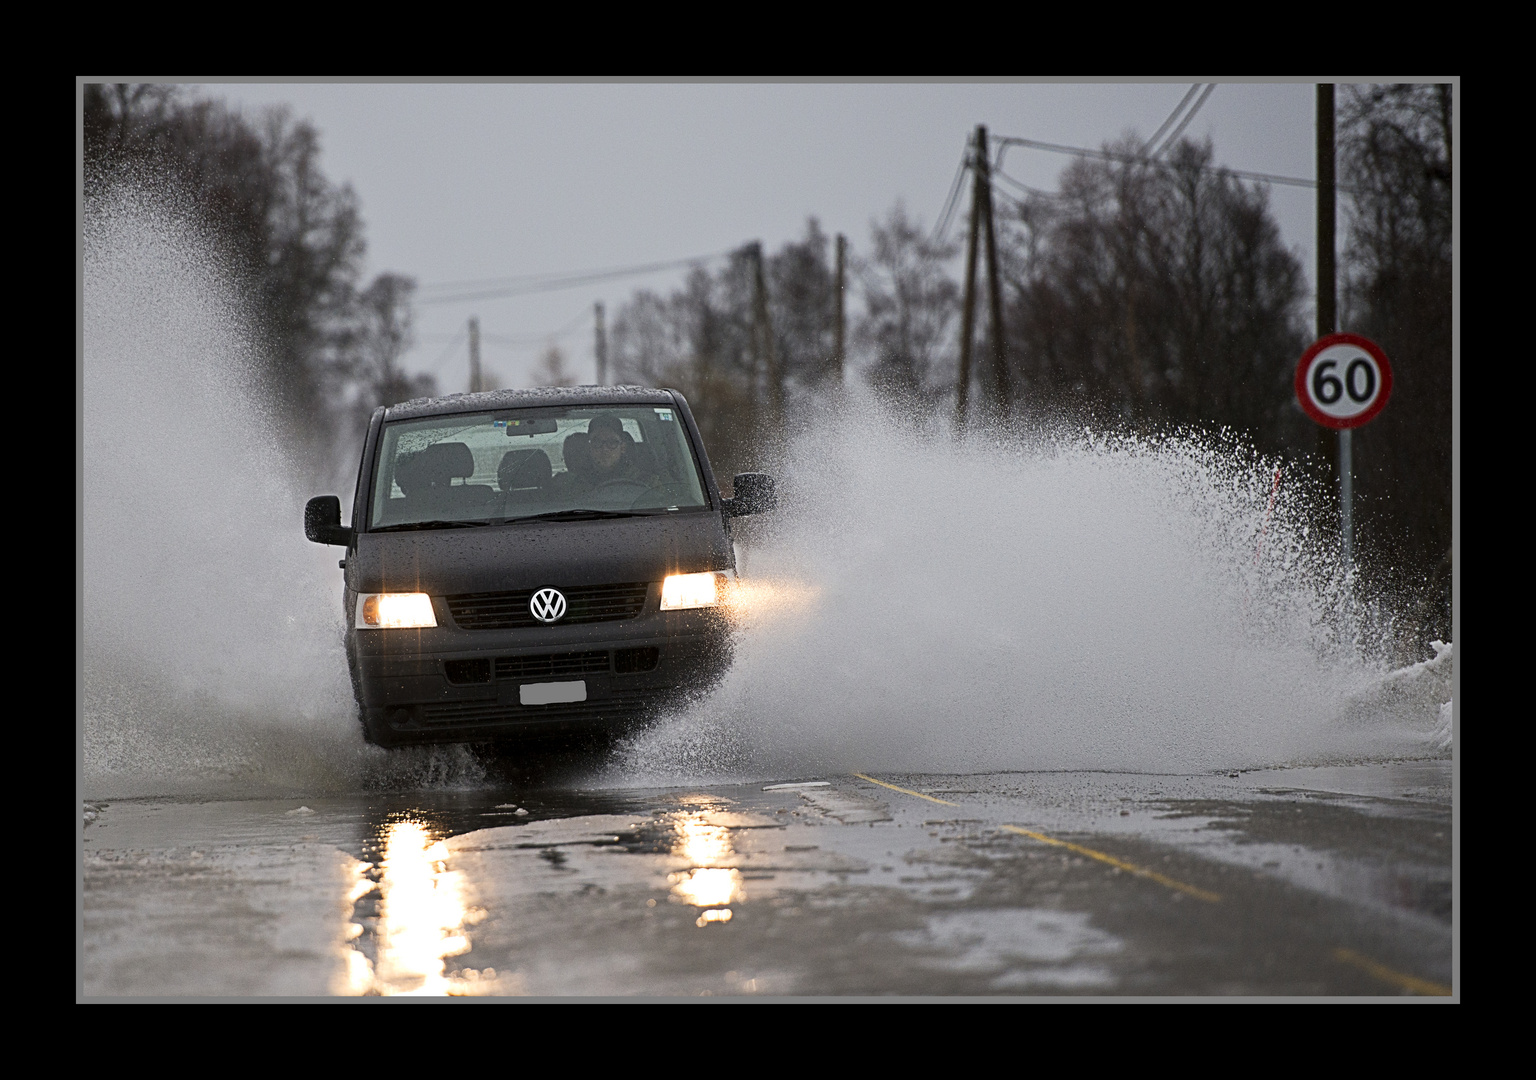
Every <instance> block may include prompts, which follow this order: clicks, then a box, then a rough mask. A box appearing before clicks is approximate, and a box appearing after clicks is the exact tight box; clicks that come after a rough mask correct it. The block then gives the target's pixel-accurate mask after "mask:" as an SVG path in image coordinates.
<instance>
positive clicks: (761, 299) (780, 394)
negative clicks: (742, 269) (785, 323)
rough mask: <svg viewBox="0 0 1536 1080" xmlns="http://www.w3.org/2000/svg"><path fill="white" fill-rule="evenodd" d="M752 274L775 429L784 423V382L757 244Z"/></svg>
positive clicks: (762, 361)
mask: <svg viewBox="0 0 1536 1080" xmlns="http://www.w3.org/2000/svg"><path fill="white" fill-rule="evenodd" d="M751 255H752V273H753V285H754V288H753V304H752V321H753V322H754V323H756V326H755V327H754V329H755V331H756V333H755V334H754V336H755V337H756V338H757V343H756V347H757V358H758V362H757V364H755V365H754V366H757V367H761V368H762V369H763V373H764V374H765V375H766V376H767V377H768V411H769V415H768V422H769V423H770V424H773V425H775V426H778V425H779V424H782V423H783V420H784V379H783V375H782V373H781V372H780V371H779V356H778V350H776V349H775V348H774V347H773V325H772V323H771V322H769V319H768V284H767V281H766V280H765V279H764V277H763V245H762V244H761V243H758V242H754V243H753V244H752V247H751Z"/></svg>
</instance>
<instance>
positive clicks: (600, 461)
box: [587, 431, 624, 472]
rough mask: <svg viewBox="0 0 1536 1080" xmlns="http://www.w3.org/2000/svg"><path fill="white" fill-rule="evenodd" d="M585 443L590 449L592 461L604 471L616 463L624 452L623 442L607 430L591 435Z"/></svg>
mask: <svg viewBox="0 0 1536 1080" xmlns="http://www.w3.org/2000/svg"><path fill="white" fill-rule="evenodd" d="M587 445H588V446H589V447H590V448H591V450H592V463H593V464H594V465H596V466H597V467H598V468H599V469H602V470H603V471H604V472H607V471H608V470H610V469H612V468H613V467H614V466H615V465H617V464H618V463H619V458H620V457H621V456H622V455H623V453H624V444H623V443H622V442H620V441H619V437H618V436H617V435H614V434H612V433H611V432H607V431H604V432H599V433H598V434H596V435H594V436H592V440H591V442H589V443H588V444H587Z"/></svg>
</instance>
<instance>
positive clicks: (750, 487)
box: [722, 472, 779, 517]
mask: <svg viewBox="0 0 1536 1080" xmlns="http://www.w3.org/2000/svg"><path fill="white" fill-rule="evenodd" d="M734 485H735V488H736V497H735V498H732V499H724V500H722V502H723V503H724V509H725V514H726V516H727V517H746V516H747V515H748V514H763V513H766V512H768V511H769V510H777V509H778V507H779V496H778V494H777V493H776V492H775V491H774V490H773V477H771V476H769V475H768V474H767V473H760V472H748V473H737V474H736V479H735V481H734Z"/></svg>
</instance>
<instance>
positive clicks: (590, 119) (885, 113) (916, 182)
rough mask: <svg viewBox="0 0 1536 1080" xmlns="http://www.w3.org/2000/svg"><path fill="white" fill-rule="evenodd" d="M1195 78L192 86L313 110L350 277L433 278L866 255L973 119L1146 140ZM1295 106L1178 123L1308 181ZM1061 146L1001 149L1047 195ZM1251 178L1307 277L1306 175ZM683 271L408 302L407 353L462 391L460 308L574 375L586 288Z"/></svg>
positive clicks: (1004, 129)
mask: <svg viewBox="0 0 1536 1080" xmlns="http://www.w3.org/2000/svg"><path fill="white" fill-rule="evenodd" d="M1192 81H1193V80H1184V81H1178V82H1168V83H1154V84H1146V83H1140V84H1133V83H1123V84H1110V85H1104V84H1063V83H1056V84H1039V83H967V84H955V83H883V84H870V83H840V84H804V83H800V84H740V83H736V84H675V83H674V84H640V85H635V84H619V83H607V84H547V83H546V84H458V85H452V84H450V85H444V84H338V83H330V84H300V83H272V84H260V85H252V84H238V85H235V84H229V85H219V84H205V85H203V86H202V88H201V89H202V92H203V93H205V94H207V95H208V96H211V97H222V98H224V99H225V100H226V101H228V102H229V103H230V104H232V105H238V106H241V107H243V108H249V109H256V108H258V107H261V106H266V105H272V104H286V105H289V106H290V107H291V108H292V109H293V111H294V114H295V115H296V116H298V117H301V118H305V119H308V120H310V121H311V122H313V123H314V125H315V126H316V127H317V128H318V129H319V131H320V134H321V139H322V146H323V148H324V157H323V164H324V168H325V171H326V173H327V175H328V176H329V177H330V178H331V179H332V180H333V181H337V182H345V183H350V184H351V185H352V186H353V188H354V189H355V190H356V191H357V194H358V196H359V198H360V200H361V203H362V210H363V216H364V219H365V222H366V236H367V240H368V270H369V274H370V275H371V274H374V273H378V272H380V271H384V270H390V271H396V272H399V273H403V274H408V275H410V276H412V277H414V278H415V279H416V280H417V282H418V283H419V284H420V285H421V286H423V287H430V286H433V285H439V284H442V283H446V282H455V281H464V280H474V279H485V278H498V277H512V276H518V275H539V274H552V273H560V272H565V271H583V270H591V269H600V268H608V267H620V266H627V265H634V264H642V263H650V262H659V261H663V260H672V259H681V258H686V257H690V256H701V255H709V254H713V253H716V252H723V251H726V250H728V249H730V248H734V247H737V246H739V245H741V244H743V243H745V242H747V241H749V240H754V239H760V240H762V241H763V243H764V245H765V246H766V247H767V248H768V249H769V250H774V249H776V248H777V247H778V246H779V245H780V244H782V243H784V242H785V241H786V240H790V239H794V238H797V237H799V236H800V235H802V234H803V232H804V229H805V221H806V218H808V217H811V216H815V217H816V218H818V219H819V220H820V222H821V226H822V229H823V230H824V231H825V232H827V233H828V234H835V233H837V232H843V233H845V234H847V236H848V238H849V242H850V243H851V244H852V245H853V247H854V249H855V251H860V250H865V249H867V247H868V238H869V224H870V221H871V219H873V218H875V217H878V216H881V215H883V214H884V213H885V212H886V211H887V210H888V209H889V208H890V207H891V206H892V205H894V204H895V202H896V201H897V200H898V199H899V200H901V201H902V202H904V203H905V205H906V207H907V210H908V211H909V213H910V214H911V215H913V216H915V217H916V218H918V219H920V220H921V221H922V222H923V223H924V224H930V223H932V222H933V220H934V219H935V217H936V216H937V215H938V213H939V211H940V209H941V208H942V206H943V203H944V200H945V197H946V196H947V195H948V193H949V188H950V184H951V182H952V180H953V178H954V175H955V169H956V166H957V165H958V163H959V161H960V156H961V153H962V150H963V149H964V145H965V141H966V138H967V137H968V135H969V133H970V132H971V131H972V130H973V129H974V128H975V126H976V125H977V124H978V123H984V124H986V125H987V126H988V129H989V130H990V131H991V132H992V134H993V135H994V136H999V135H1014V136H1020V137H1024V138H1030V139H1037V140H1042V141H1046V142H1054V143H1065V144H1069V145H1074V146H1085V147H1098V146H1100V145H1101V144H1103V143H1104V142H1105V141H1107V140H1111V139H1116V138H1118V137H1119V136H1121V135H1123V134H1125V133H1126V132H1130V131H1134V132H1137V133H1139V134H1140V135H1141V136H1142V137H1143V138H1146V137H1147V136H1150V135H1151V134H1152V133H1153V132H1154V131H1156V130H1157V128H1158V127H1159V125H1161V124H1162V123H1163V121H1164V120H1165V119H1166V118H1167V117H1168V115H1169V114H1170V113H1171V112H1172V111H1173V110H1174V108H1175V106H1177V105H1178V104H1179V102H1180V99H1181V98H1183V97H1184V94H1185V92H1186V91H1187V90H1188V89H1189V87H1190V85H1191V82H1192ZM1314 102H1315V90H1314V88H1313V86H1312V85H1311V84H1309V83H1292V84H1274V83H1222V84H1220V85H1218V86H1217V87H1216V88H1215V90H1214V91H1213V92H1212V93H1211V95H1210V97H1209V98H1208V99H1207V100H1206V101H1205V103H1204V105H1203V106H1202V107H1201V109H1200V111H1199V113H1198V114H1197V115H1196V117H1195V118H1194V120H1193V121H1192V122H1191V123H1190V125H1189V127H1188V128H1187V129H1186V131H1185V134H1186V135H1188V136H1194V137H1196V138H1207V137H1208V138H1210V139H1211V140H1212V141H1213V143H1214V145H1215V154H1216V161H1217V163H1219V164H1223V165H1227V166H1230V167H1232V168H1236V169H1246V170H1253V171H1258V172H1267V173H1277V174H1282V175H1286V176H1294V177H1306V178H1311V177H1312V176H1313V173H1314V160H1313V159H1314V144H1313V139H1314V135H1313V116H1314V110H1315V104H1314ZM1070 161H1071V158H1069V157H1064V156H1060V155H1057V154H1052V153H1046V152H1042V151H1036V150H1026V149H1023V148H1019V147H1014V148H1011V149H1010V150H1009V151H1008V156H1007V160H1006V163H1005V166H1004V167H1005V170H1006V171H1007V172H1008V173H1009V174H1011V175H1012V176H1014V177H1017V178H1018V179H1019V180H1021V181H1023V182H1024V183H1027V184H1029V185H1031V186H1034V187H1038V188H1044V189H1048V190H1051V189H1054V188H1055V187H1056V179H1057V177H1058V175H1059V174H1060V172H1061V170H1062V169H1063V168H1064V167H1065V166H1066V165H1067V164H1068V163H1069V162H1070ZM1270 190H1271V206H1272V207H1273V209H1274V212H1275V215H1276V217H1277V219H1278V220H1279V222H1280V226H1281V230H1282V232H1283V234H1284V238H1285V243H1286V244H1287V246H1289V247H1290V248H1292V249H1293V250H1294V251H1295V252H1296V253H1297V254H1298V256H1300V257H1301V258H1302V260H1303V264H1304V265H1305V267H1306V269H1307V273H1308V278H1309V280H1310V279H1311V272H1312V266H1313V252H1312V246H1313V231H1314V223H1313V222H1314V218H1313V215H1314V213H1315V208H1314V202H1313V192H1312V191H1311V190H1310V189H1306V188H1296V187H1284V186H1279V185H1275V186H1272V187H1271V189H1270ZM955 232H956V233H957V234H958V232H959V230H955ZM684 273H685V271H683V270H680V269H679V270H670V271H666V272H661V273H656V274H652V275H650V276H647V277H638V278H627V279H623V280H618V281H607V282H603V283H600V284H596V285H586V286H583V287H581V288H576V289H570V290H566V291H560V292H546V293H540V294H534V295H528V296H522V297H514V298H504V299H493V300H485V299H482V300H476V301H473V302H456V303H449V304H421V305H418V307H417V309H416V315H417V323H416V330H417V339H418V341H417V345H416V347H415V348H414V349H413V350H412V352H411V353H410V355H409V356H408V357H407V360H406V366H407V367H409V368H411V369H413V370H418V371H432V372H434V373H435V374H436V375H437V377H438V380H439V385H440V387H441V389H442V390H443V391H445V392H448V391H453V390H462V389H466V388H467V381H468V352H467V349H466V346H465V345H464V342H463V340H462V339H463V335H462V333H461V331H462V330H463V328H464V326H465V325H466V322H467V320H468V318H469V317H470V316H471V315H476V316H478V317H479V319H480V323H481V328H482V333H483V334H484V336H485V340H484V342H483V345H482V359H483V362H484V364H485V366H486V367H487V368H489V369H491V370H493V371H495V372H496V373H497V374H498V375H499V377H500V379H501V382H502V384H503V385H509V386H520V385H527V384H528V383H529V381H530V379H531V377H532V374H531V373H532V369H533V367H534V364H535V363H536V360H537V357H538V355H539V353H541V352H542V351H543V349H544V348H545V347H547V345H548V342H549V341H550V340H551V339H552V338H554V337H556V336H557V335H558V338H559V344H560V345H561V347H562V348H563V349H564V351H565V353H566V355H567V356H568V357H569V358H570V360H571V361H572V363H571V365H570V366H571V369H572V372H573V374H575V375H576V376H577V378H578V379H579V380H580V381H590V380H591V379H592V378H593V361H592V315H591V312H592V304H593V302H594V301H598V300H601V301H603V302H604V303H605V304H606V305H607V307H608V310H609V312H610V317H611V313H612V312H613V311H614V309H615V308H616V307H617V306H618V305H619V304H621V303H622V302H623V301H624V300H625V299H627V298H628V297H629V296H630V295H631V294H632V293H633V292H634V290H635V289H637V288H639V287H642V286H646V287H650V288H655V289H660V290H666V289H670V288H673V287H676V285H677V284H679V283H680V282H681V280H682V277H683V274H684ZM429 291H430V290H429ZM456 336H457V338H458V340H457V341H456V340H455V338H456Z"/></svg>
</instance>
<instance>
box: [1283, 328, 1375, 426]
mask: <svg viewBox="0 0 1536 1080" xmlns="http://www.w3.org/2000/svg"><path fill="white" fill-rule="evenodd" d="M1391 394H1392V365H1391V363H1389V362H1388V360H1387V354H1386V353H1384V352H1382V351H1381V346H1379V345H1377V344H1376V343H1375V342H1374V341H1372V340H1371V339H1370V338H1364V337H1361V336H1360V335H1359V334H1329V335H1328V336H1327V337H1323V338H1319V339H1318V340H1316V341H1314V342H1313V343H1312V347H1311V348H1309V349H1308V350H1307V351H1306V352H1305V353H1303V354H1302V357H1301V362H1300V363H1298V364H1297V365H1296V400H1297V401H1298V402H1300V404H1301V408H1302V411H1303V412H1305V413H1306V414H1307V415H1308V416H1310V417H1311V418H1312V419H1313V420H1316V421H1317V422H1318V423H1319V424H1322V425H1323V426H1324V427H1330V428H1333V429H1335V430H1337V431H1344V430H1347V429H1349V428H1357V427H1359V426H1360V425H1361V424H1364V423H1368V422H1369V421H1370V420H1372V419H1373V418H1375V416H1376V414H1377V413H1379V412H1381V410H1382V409H1384V408H1386V405H1387V398H1388V397H1390V396H1391Z"/></svg>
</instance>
